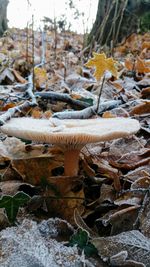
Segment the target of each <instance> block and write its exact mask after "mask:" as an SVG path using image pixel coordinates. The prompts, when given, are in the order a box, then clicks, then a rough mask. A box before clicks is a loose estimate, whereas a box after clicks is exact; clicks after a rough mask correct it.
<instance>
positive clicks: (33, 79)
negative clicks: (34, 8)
mask: <svg viewBox="0 0 150 267" xmlns="http://www.w3.org/2000/svg"><path fill="white" fill-rule="evenodd" d="M34 81H35V73H34V16H33V15H32V86H33V89H32V90H33V92H34Z"/></svg>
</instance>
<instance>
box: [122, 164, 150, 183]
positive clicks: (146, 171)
mask: <svg viewBox="0 0 150 267" xmlns="http://www.w3.org/2000/svg"><path fill="white" fill-rule="evenodd" d="M144 176H150V165H145V166H142V167H139V168H137V169H135V170H134V171H129V172H128V173H127V174H126V175H124V178H125V179H126V180H129V181H132V182H134V181H136V180H137V179H139V178H141V177H144Z"/></svg>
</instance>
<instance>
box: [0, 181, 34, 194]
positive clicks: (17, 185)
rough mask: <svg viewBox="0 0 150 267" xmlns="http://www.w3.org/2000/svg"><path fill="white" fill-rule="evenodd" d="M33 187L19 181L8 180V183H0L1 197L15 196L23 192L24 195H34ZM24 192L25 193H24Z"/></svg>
mask: <svg viewBox="0 0 150 267" xmlns="http://www.w3.org/2000/svg"><path fill="white" fill-rule="evenodd" d="M34 188H35V187H34V186H32V185H30V184H27V183H22V182H21V181H18V180H11V181H10V180H9V181H4V182H0V191H1V193H0V194H1V195H12V196H13V195H15V194H16V193H17V192H18V191H23V192H25V193H26V194H29V195H30V194H34V193H35V192H34ZM24 190H25V191H24Z"/></svg>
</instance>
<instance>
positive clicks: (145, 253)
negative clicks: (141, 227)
mask: <svg viewBox="0 0 150 267" xmlns="http://www.w3.org/2000/svg"><path fill="white" fill-rule="evenodd" d="M91 242H92V244H93V245H94V246H95V247H96V248H97V250H98V254H99V256H100V257H101V258H102V259H103V260H104V261H109V260H110V258H111V257H112V256H114V255H116V254H118V253H121V252H122V251H127V255H128V259H129V260H135V261H136V262H139V263H140V262H141V263H143V264H145V265H144V266H147V267H148V266H149V253H150V240H149V239H148V238H146V237H145V236H144V235H143V234H141V233H140V231H136V230H132V231H127V232H123V233H121V234H118V235H115V236H110V237H99V238H93V239H92V241H91ZM121 266H123V265H121ZM128 266H137V265H128ZM139 266H143V265H139Z"/></svg>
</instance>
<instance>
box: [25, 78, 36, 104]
mask: <svg viewBox="0 0 150 267" xmlns="http://www.w3.org/2000/svg"><path fill="white" fill-rule="evenodd" d="M32 80H33V79H32V75H29V77H28V88H27V90H26V92H27V94H28V95H29V97H30V98H31V100H32V104H33V105H35V106H36V105H37V101H36V97H35V95H34V94H33V81H32Z"/></svg>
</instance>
